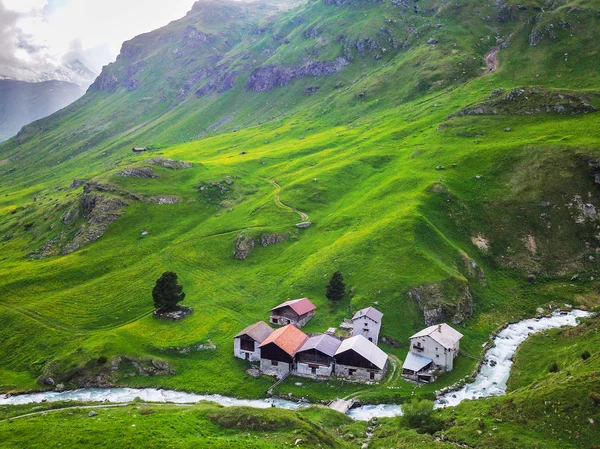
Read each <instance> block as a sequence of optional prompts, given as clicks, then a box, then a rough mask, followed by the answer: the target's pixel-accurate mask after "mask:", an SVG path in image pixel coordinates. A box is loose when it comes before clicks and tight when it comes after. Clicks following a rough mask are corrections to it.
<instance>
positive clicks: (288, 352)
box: [260, 324, 308, 377]
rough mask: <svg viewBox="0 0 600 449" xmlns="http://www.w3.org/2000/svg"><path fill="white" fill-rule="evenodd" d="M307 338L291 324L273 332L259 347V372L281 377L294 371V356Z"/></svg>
mask: <svg viewBox="0 0 600 449" xmlns="http://www.w3.org/2000/svg"><path fill="white" fill-rule="evenodd" d="M306 340H308V336H307V335H306V334H305V333H304V332H302V331H301V330H300V329H298V328H297V327H296V326H294V325H293V324H288V325H287V326H284V327H281V328H279V329H276V330H274V331H273V332H272V333H271V335H269V336H268V337H267V338H266V339H265V340H264V341H263V342H262V344H261V345H260V370H261V371H262V372H263V373H264V374H267V375H270V376H277V377H282V376H285V375H287V374H289V373H290V372H291V371H292V370H293V369H294V361H295V359H294V356H295V355H296V353H297V352H298V350H299V349H300V348H301V347H302V345H303V344H304V342H305V341H306Z"/></svg>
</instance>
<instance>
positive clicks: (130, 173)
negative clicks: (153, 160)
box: [117, 167, 158, 179]
mask: <svg viewBox="0 0 600 449" xmlns="http://www.w3.org/2000/svg"><path fill="white" fill-rule="evenodd" d="M117 176H123V177H126V178H145V179H155V178H158V175H157V174H156V172H155V171H154V170H153V169H152V168H150V167H138V168H126V169H124V170H121V171H120V172H119V173H117Z"/></svg>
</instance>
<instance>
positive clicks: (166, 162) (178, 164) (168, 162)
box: [146, 157, 194, 170]
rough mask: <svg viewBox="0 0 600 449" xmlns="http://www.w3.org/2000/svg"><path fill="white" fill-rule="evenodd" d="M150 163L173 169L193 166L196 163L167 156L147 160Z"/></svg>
mask: <svg viewBox="0 0 600 449" xmlns="http://www.w3.org/2000/svg"><path fill="white" fill-rule="evenodd" d="M146 163H148V164H152V165H159V166H161V167H164V168H170V169H172V170H179V169H182V168H192V167H193V166H194V165H193V164H192V163H191V162H185V161H175V160H173V159H167V158H166V157H155V158H153V159H148V160H147V161H146Z"/></svg>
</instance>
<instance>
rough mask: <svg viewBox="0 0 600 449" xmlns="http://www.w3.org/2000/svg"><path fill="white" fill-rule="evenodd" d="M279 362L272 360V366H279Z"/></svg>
mask: <svg viewBox="0 0 600 449" xmlns="http://www.w3.org/2000/svg"><path fill="white" fill-rule="evenodd" d="M278 365H279V362H278V361H277V360H271V366H278Z"/></svg>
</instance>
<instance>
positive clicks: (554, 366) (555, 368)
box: [548, 362, 560, 373]
mask: <svg viewBox="0 0 600 449" xmlns="http://www.w3.org/2000/svg"><path fill="white" fill-rule="evenodd" d="M559 370H560V368H559V367H558V363H556V362H552V363H551V364H550V367H549V368H548V371H549V372H551V373H558V371H559Z"/></svg>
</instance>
